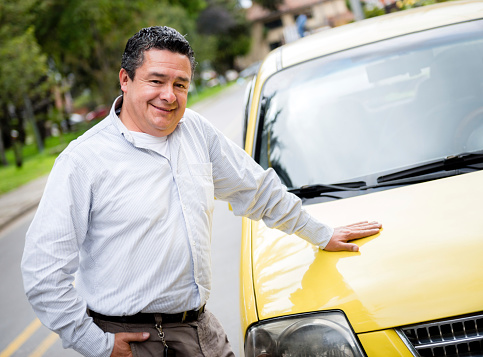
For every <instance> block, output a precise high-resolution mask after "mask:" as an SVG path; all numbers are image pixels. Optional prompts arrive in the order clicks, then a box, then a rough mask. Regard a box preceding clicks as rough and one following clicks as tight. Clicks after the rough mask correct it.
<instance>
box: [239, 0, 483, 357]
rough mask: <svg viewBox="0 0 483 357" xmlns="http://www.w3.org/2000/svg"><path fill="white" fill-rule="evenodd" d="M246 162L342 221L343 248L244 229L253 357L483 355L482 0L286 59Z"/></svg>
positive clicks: (244, 288)
mask: <svg viewBox="0 0 483 357" xmlns="http://www.w3.org/2000/svg"><path fill="white" fill-rule="evenodd" d="M248 98H249V99H248V104H247V106H248V114H247V115H248V125H247V136H246V146H245V149H246V151H247V152H248V153H249V154H250V155H252V156H253V157H254V158H255V160H256V161H257V162H259V163H260V164H261V165H262V166H263V167H265V168H268V167H272V168H274V169H275V170H276V172H277V173H278V175H279V176H280V178H281V179H282V181H283V182H284V184H285V185H286V186H287V188H288V190H290V191H291V192H293V193H294V194H296V195H298V196H299V197H301V198H302V200H303V204H304V207H305V209H306V210H307V211H308V212H310V213H311V214H312V215H314V216H316V217H317V218H318V219H319V220H321V221H323V222H325V223H327V224H330V225H331V226H342V225H345V224H349V223H352V222H358V221H362V220H377V221H379V222H381V223H382V224H383V229H382V231H381V233H380V234H378V235H377V236H372V237H368V238H365V239H360V240H356V241H355V242H356V243H357V244H358V245H359V247H360V251H359V252H356V253H355V252H339V253H330V252H325V251H322V250H319V249H318V248H317V247H315V246H312V245H310V244H309V243H306V242H305V241H304V240H302V239H300V238H298V237H296V236H291V235H286V234H284V233H282V232H280V231H277V230H272V229H269V228H267V227H266V226H265V225H264V224H263V222H255V221H250V220H244V221H243V229H242V256H241V300H240V301H241V320H242V333H243V342H244V351H245V356H247V357H255V356H256V357H259V356H266V357H268V356H270V357H276V356H280V357H281V356H284V357H287V356H351V357H356V356H369V357H373V356H380V357H388V356H483V171H482V169H483V2H482V1H463V0H461V1H454V2H446V3H441V4H437V5H431V6H426V7H421V8H418V9H413V10H407V11H402V12H399V13H395V14H390V15H385V16H381V17H378V18H374V19H368V20H364V21H360V22H358V23H354V24H349V25H346V26H342V27H339V28H335V29H331V30H327V31H323V32H320V33H317V34H314V35H311V36H309V37H306V38H303V39H301V40H299V41H297V42H294V43H291V44H288V45H285V46H283V47H280V48H278V49H276V50H274V51H273V52H272V53H271V54H269V55H268V57H267V58H266V59H265V61H264V62H263V64H262V65H261V67H260V70H259V72H258V74H257V75H256V78H255V80H254V81H253V85H252V87H251V91H250V95H249V96H248Z"/></svg>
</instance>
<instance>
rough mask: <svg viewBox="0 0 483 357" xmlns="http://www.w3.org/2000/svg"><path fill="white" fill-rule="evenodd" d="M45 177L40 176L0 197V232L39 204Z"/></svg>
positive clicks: (45, 181) (45, 180)
mask: <svg viewBox="0 0 483 357" xmlns="http://www.w3.org/2000/svg"><path fill="white" fill-rule="evenodd" d="M47 177H48V175H46V176H42V177H40V178H38V179H35V180H33V181H30V182H29V183H27V184H25V185H23V186H21V187H19V188H17V189H15V190H13V191H10V192H7V193H6V194H4V195H1V196H0V230H2V229H3V228H5V227H6V226H7V225H8V224H9V223H10V222H12V221H13V220H15V219H16V218H18V217H20V216H21V215H22V214H24V213H25V212H27V211H28V210H30V209H32V208H34V207H36V206H37V205H38V204H39V202H40V198H41V197H42V193H43V192H44V187H45V184H46V183H47Z"/></svg>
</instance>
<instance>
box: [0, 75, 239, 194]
mask: <svg viewBox="0 0 483 357" xmlns="http://www.w3.org/2000/svg"><path fill="white" fill-rule="evenodd" d="M230 85H231V84H227V85H225V86H216V87H212V88H205V89H203V90H202V91H199V92H197V93H194V94H193V93H192V94H190V95H189V97H188V106H191V105H193V104H195V103H198V102H200V101H202V100H204V99H207V98H209V97H212V96H215V95H217V94H218V93H220V92H222V91H223V90H224V89H225V88H227V87H229V86H230ZM87 128H88V127H84V128H82V129H81V130H78V131H76V132H72V133H67V134H63V135H62V136H59V137H49V138H47V139H46V141H45V150H44V151H43V152H42V153H39V152H38V150H37V147H36V145H35V143H34V144H30V145H25V146H24V147H23V148H22V156H23V165H22V167H20V168H17V167H16V166H15V156H14V153H13V150H12V149H9V150H7V151H6V157H7V161H8V164H9V165H8V166H0V195H1V194H4V193H6V192H8V191H10V190H13V189H15V188H17V187H20V186H22V185H24V184H26V183H28V182H29V181H31V180H34V179H36V178H38V177H41V176H43V175H47V174H48V173H49V172H50V170H51V169H52V166H53V165H54V161H55V159H56V157H57V155H59V154H60V153H61V151H62V150H63V149H64V148H65V147H66V146H67V145H68V144H69V142H71V141H72V140H74V139H75V138H77V137H78V136H79V135H81V134H82V133H83V132H84V131H85V130H86V129H87Z"/></svg>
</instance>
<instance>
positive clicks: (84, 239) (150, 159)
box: [22, 27, 381, 357]
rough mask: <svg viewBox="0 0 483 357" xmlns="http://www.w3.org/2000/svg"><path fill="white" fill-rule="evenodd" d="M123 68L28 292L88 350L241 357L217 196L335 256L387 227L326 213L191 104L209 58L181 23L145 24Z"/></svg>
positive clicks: (51, 215)
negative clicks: (216, 312)
mask: <svg viewBox="0 0 483 357" xmlns="http://www.w3.org/2000/svg"><path fill="white" fill-rule="evenodd" d="M121 67H122V68H121V70H120V73H119V80H120V84H121V90H122V92H123V95H122V96H121V97H119V98H117V99H116V100H115V102H114V104H113V106H112V109H111V112H110V114H109V116H108V117H107V118H106V119H104V120H103V121H102V122H101V123H99V124H98V125H96V126H95V127H94V128H92V129H90V130H89V131H87V132H86V133H85V134H84V135H82V136H81V137H79V138H78V139H77V140H76V141H74V142H73V143H71V144H70V145H69V147H68V148H67V149H66V150H64V152H63V153H62V154H61V155H60V156H59V157H58V159H57V160H56V163H55V165H54V168H53V170H52V172H51V175H50V177H49V180H48V183H47V185H46V188H45V192H44V196H43V198H42V200H41V203H40V205H39V208H38V211H37V213H36V216H35V218H34V221H33V222H32V225H31V227H30V229H29V231H28V233H27V239H26V245H25V251H24V256H23V260H22V270H23V276H24V286H25V290H26V293H27V296H28V298H29V300H30V302H31V304H32V306H33V307H34V310H35V312H36V313H37V315H38V316H39V318H40V320H41V321H42V322H43V323H44V324H45V325H46V326H47V327H49V328H50V329H52V330H54V331H56V332H57V333H59V335H60V336H61V338H62V341H63V345H64V347H66V348H67V347H71V348H74V349H75V350H77V351H79V352H80V353H82V354H83V355H85V356H113V357H114V356H135V357H136V356H139V357H144V356H161V355H172V354H173V352H176V355H177V356H178V357H179V356H206V357H212V356H233V352H232V351H231V347H230V345H229V343H228V340H227V338H226V335H225V333H224V332H223V329H222V327H221V326H220V325H219V323H218V322H217V320H216V319H215V318H214V316H213V315H212V314H211V313H210V312H209V311H205V309H204V306H205V303H206V302H207V300H208V297H209V294H210V288H211V267H210V235H211V220H212V211H213V203H214V197H217V198H219V199H223V200H227V201H229V202H230V203H231V204H232V206H233V209H234V212H235V213H236V214H238V215H245V216H248V217H250V218H252V219H263V220H264V221H265V222H266V224H267V225H268V226H270V227H274V228H278V229H281V230H283V231H285V232H288V233H296V234H297V235H299V236H300V237H302V238H304V239H307V240H308V241H310V242H312V243H313V244H316V245H318V246H319V247H321V248H325V249H326V250H333V251H335V250H351V251H356V250H357V246H356V245H355V244H351V243H347V242H348V240H350V239H355V238H360V237H364V236H369V235H373V234H376V233H378V232H379V229H380V227H381V226H380V224H378V223H360V224H356V225H352V226H347V227H342V228H336V229H335V230H334V229H332V228H330V227H328V226H326V225H324V224H322V223H319V222H317V221H315V220H314V219H313V218H311V217H310V216H309V215H308V214H307V213H306V212H305V211H304V210H302V208H301V202H300V200H299V199H298V198H297V197H296V196H294V195H292V194H289V193H287V192H286V189H285V187H284V186H282V184H281V183H280V180H279V179H278V177H277V175H276V174H275V173H274V171H273V170H267V171H264V170H263V169H262V168H261V167H260V166H258V165H257V164H256V163H255V162H254V161H253V160H252V159H251V158H250V156H249V155H247V154H246V153H245V152H244V151H243V150H241V149H240V148H239V147H237V146H236V145H235V144H233V143H232V142H230V141H229V140H227V139H226V138H225V137H224V136H223V135H222V134H221V133H220V132H219V131H218V130H217V129H215V128H214V127H213V126H212V125H211V124H210V123H209V122H207V121H206V120H205V119H204V118H202V117H201V116H200V115H198V114H197V113H195V112H193V111H191V110H189V109H186V101H187V96H188V88H189V84H190V81H191V78H192V76H193V70H194V67H195V60H194V55H193V51H192V50H191V47H190V45H189V44H188V42H187V41H186V40H185V38H184V37H183V36H181V35H180V34H179V33H178V32H177V31H175V30H173V29H171V28H168V27H151V28H147V29H142V30H141V31H140V32H139V33H137V34H136V35H134V36H133V37H132V38H131V39H129V41H128V43H127V45H126V49H125V52H124V54H123V58H122V63H121ZM74 273H76V283H75V287H74V284H73V280H74V278H73V274H74Z"/></svg>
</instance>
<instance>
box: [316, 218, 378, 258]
mask: <svg viewBox="0 0 483 357" xmlns="http://www.w3.org/2000/svg"><path fill="white" fill-rule="evenodd" d="M381 228H382V224H380V223H378V222H367V221H366V222H359V223H354V224H349V225H347V226H342V227H337V228H335V229H334V234H333V235H332V238H331V239H330V241H329V243H328V244H327V246H326V247H325V248H324V250H326V251H329V252H337V251H340V250H348V251H351V252H357V251H359V247H358V246H357V244H354V243H347V242H348V241H350V240H353V239H358V238H364V237H369V236H372V235H374V234H377V233H379V232H380V230H381Z"/></svg>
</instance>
